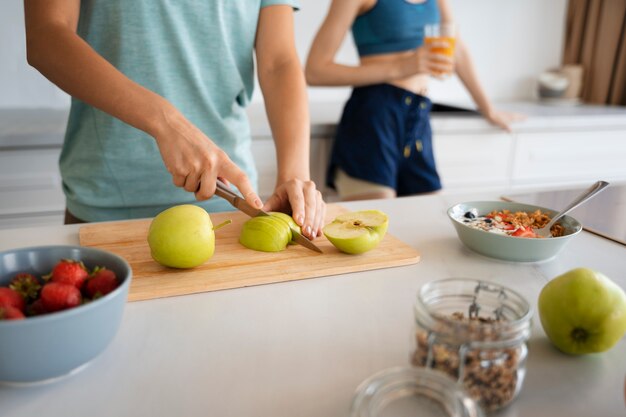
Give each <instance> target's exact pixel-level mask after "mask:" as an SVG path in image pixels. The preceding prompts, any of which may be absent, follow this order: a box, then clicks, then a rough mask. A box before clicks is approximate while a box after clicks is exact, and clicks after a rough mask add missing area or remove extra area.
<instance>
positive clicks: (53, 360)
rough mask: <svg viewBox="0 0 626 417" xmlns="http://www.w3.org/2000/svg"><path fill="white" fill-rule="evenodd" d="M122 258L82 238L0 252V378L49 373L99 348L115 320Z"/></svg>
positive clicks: (123, 274) (76, 364)
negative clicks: (68, 243)
mask: <svg viewBox="0 0 626 417" xmlns="http://www.w3.org/2000/svg"><path fill="white" fill-rule="evenodd" d="M131 279H132V270H131V268H130V265H129V264H128V263H127V262H126V261H125V260H124V259H123V258H121V257H120V256H117V255H115V254H113V253H110V252H107V251H103V250H100V249H95V248H88V247H82V246H41V247H31V248H22V249H15V250H10V251H5V252H0V383H5V384H6V383H9V384H18V385H19V384H32V383H41V382H45V381H51V380H56V379H58V378H60V377H63V376H66V375H70V374H73V373H75V372H77V371H78V370H80V369H82V368H84V367H85V366H86V365H87V364H88V363H90V362H91V361H92V360H93V359H94V358H96V357H97V356H98V355H99V354H100V353H102V352H103V351H104V350H105V349H106V347H107V346H108V345H109V344H110V342H111V341H112V340H113V338H114V337H115V335H116V333H117V330H118V328H119V326H120V323H121V320H122V315H123V312H124V306H125V304H126V299H127V296H128V288H129V285H130V281H131Z"/></svg>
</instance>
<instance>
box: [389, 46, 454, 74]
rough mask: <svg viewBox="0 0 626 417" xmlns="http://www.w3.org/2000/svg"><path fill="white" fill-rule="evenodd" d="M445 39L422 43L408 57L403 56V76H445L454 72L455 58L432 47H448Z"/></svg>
mask: <svg viewBox="0 0 626 417" xmlns="http://www.w3.org/2000/svg"><path fill="white" fill-rule="evenodd" d="M447 47H448V43H447V42H445V41H435V42H433V43H431V44H430V45H422V46H420V47H419V48H417V49H415V50H414V51H412V52H411V53H410V54H408V55H407V56H406V57H402V58H401V66H402V76H403V77H405V76H411V75H416V74H428V75H432V76H433V77H437V78H440V77H443V76H445V75H446V74H452V73H453V72H454V59H453V58H452V57H450V56H447V55H445V54H442V53H439V52H432V50H431V48H440V49H441V48H443V49H445V48H447Z"/></svg>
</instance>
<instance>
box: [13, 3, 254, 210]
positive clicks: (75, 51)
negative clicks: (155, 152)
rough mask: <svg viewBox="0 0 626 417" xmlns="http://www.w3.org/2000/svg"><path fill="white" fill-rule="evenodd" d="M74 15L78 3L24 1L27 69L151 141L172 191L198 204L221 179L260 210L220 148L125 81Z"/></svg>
mask: <svg viewBox="0 0 626 417" xmlns="http://www.w3.org/2000/svg"><path fill="white" fill-rule="evenodd" d="M79 11H80V0H25V1H24V13H25V18H26V46H27V59H28V62H29V64H30V65H32V66H33V67H35V68H36V69H37V70H39V72H41V73H42V74H43V75H44V76H45V77H46V78H48V79H49V80H50V81H52V82H53V83H54V84H56V85H57V86H59V87H60V88H61V89H62V90H64V91H65V92H67V93H68V94H70V95H71V96H73V97H76V98H78V99H80V100H82V101H84V102H85V103H88V104H90V105H92V106H94V107H96V108H98V109H100V110H102V111H104V112H106V113H108V114H110V115H111V116H113V117H116V118H118V119H120V120H122V121H123V122H125V123H127V124H129V125H131V126H133V127H136V128H137V129H140V130H142V131H144V132H146V133H148V134H149V135H151V136H152V137H154V138H155V140H156V141H157V144H158V146H159V150H160V152H161V157H162V158H163V161H164V164H165V166H166V168H167V169H168V171H169V172H170V174H171V175H172V179H173V182H174V184H175V185H176V186H179V187H183V188H184V189H185V190H187V191H189V192H195V193H196V197H197V198H198V199H202V200H203V199H207V198H209V197H211V196H212V195H213V193H214V191H215V179H216V177H217V176H221V177H223V178H225V179H227V180H229V181H230V182H232V183H233V184H235V185H236V186H237V187H238V188H239V189H240V190H241V192H242V193H243V194H244V195H245V196H246V199H247V200H248V201H249V202H250V203H252V204H254V205H255V206H257V207H260V205H261V202H260V199H259V198H258V196H257V195H256V193H254V190H253V188H252V186H251V184H250V182H249V181H248V178H247V177H246V176H245V174H244V173H243V171H241V170H240V169H239V168H238V167H237V166H236V165H235V164H234V163H233V162H232V161H231V160H230V158H228V156H227V155H226V154H225V153H224V152H223V151H222V150H221V149H220V148H218V147H217V146H216V145H215V144H214V143H213V142H212V141H211V140H210V139H209V138H208V137H206V136H205V135H204V134H203V133H202V132H201V131H200V130H199V129H198V128H196V127H195V126H194V125H193V124H191V122H189V121H188V120H187V119H186V118H185V117H184V116H183V115H182V114H181V113H180V112H179V111H178V110H177V109H176V108H175V107H174V106H173V105H172V104H171V103H169V102H168V101H167V100H166V99H165V98H163V97H161V96H159V95H158V94H156V93H154V92H152V91H150V90H148V89H146V88H144V87H142V86H141V85H139V84H137V83H136V82H134V81H132V80H131V79H129V78H128V77H126V76H125V75H124V74H122V73H121V72H120V71H118V70H117V69H116V68H115V67H114V66H113V65H111V64H110V63H109V62H108V61H106V60H105V59H104V58H103V57H102V56H101V55H99V54H98V53H97V52H96V51H95V50H94V49H93V48H92V47H91V46H90V45H89V44H87V43H86V42H85V41H84V40H83V39H81V38H80V37H79V36H78V35H77V34H76V28H77V24H78V17H79ZM103 86H105V87H106V88H103ZM255 201H256V203H255Z"/></svg>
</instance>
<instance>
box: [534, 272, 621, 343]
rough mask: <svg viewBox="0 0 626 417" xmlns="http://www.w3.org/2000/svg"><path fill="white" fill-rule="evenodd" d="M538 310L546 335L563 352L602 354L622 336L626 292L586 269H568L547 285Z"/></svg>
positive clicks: (541, 294) (607, 279) (541, 295)
mask: <svg viewBox="0 0 626 417" xmlns="http://www.w3.org/2000/svg"><path fill="white" fill-rule="evenodd" d="M538 307H539V318H540V319H541V325H542V326H543V329H544V331H545V332H546V335H547V336H548V338H549V339H550V341H551V342H552V343H553V344H554V345H555V346H556V347H557V348H558V349H560V350H561V351H563V352H565V353H569V354H572V355H580V354H585V353H595V352H604V351H606V350H608V349H610V348H611V347H613V345H615V344H616V343H617V342H618V341H619V340H620V339H621V338H622V336H623V335H624V333H626V293H624V290H623V289H621V288H620V287H619V286H618V285H617V284H615V283H614V282H613V281H611V280H610V279H609V278H607V277H606V276H605V275H604V274H602V273H600V272H597V271H593V270H591V269H588V268H576V269H572V270H571V271H568V272H566V273H564V274H562V275H559V276H558V277H556V278H554V279H553V280H551V281H550V282H549V283H547V284H546V285H545V286H544V287H543V289H542V290H541V293H540V294H539V302H538Z"/></svg>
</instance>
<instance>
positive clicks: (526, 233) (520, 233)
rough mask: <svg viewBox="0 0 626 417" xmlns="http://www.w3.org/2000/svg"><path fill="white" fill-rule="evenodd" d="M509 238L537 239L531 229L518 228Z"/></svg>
mask: <svg viewBox="0 0 626 417" xmlns="http://www.w3.org/2000/svg"><path fill="white" fill-rule="evenodd" d="M511 236H515V237H537V235H536V234H535V232H533V228H532V227H530V226H529V227H524V226H520V227H519V228H518V229H517V230H516V231H515V232H513V233H512V234H511Z"/></svg>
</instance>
